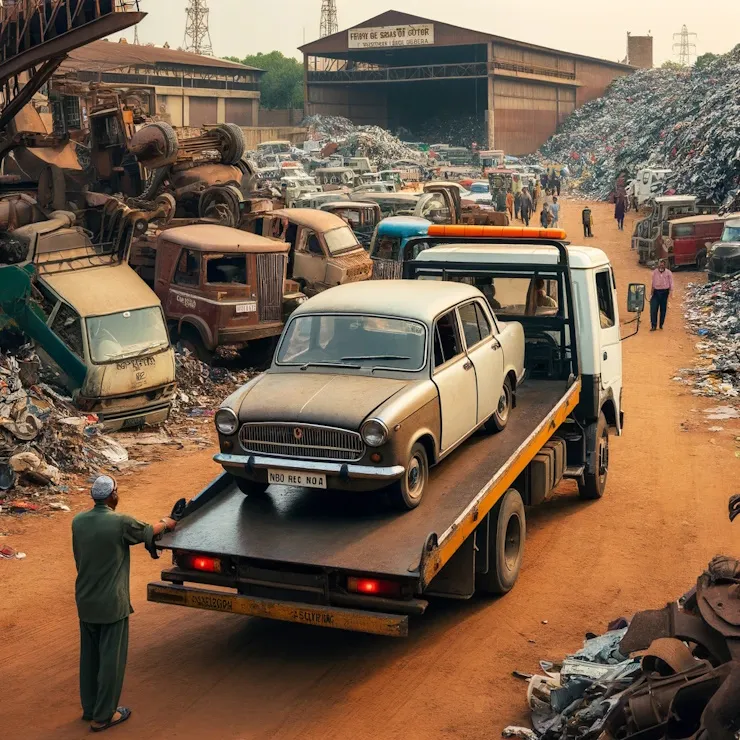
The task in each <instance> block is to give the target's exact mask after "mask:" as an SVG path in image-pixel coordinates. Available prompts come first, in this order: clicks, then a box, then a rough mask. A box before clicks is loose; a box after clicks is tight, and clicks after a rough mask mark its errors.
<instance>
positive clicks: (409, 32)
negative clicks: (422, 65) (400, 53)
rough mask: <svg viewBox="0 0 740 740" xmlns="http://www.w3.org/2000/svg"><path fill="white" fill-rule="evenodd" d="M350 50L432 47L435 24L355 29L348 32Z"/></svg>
mask: <svg viewBox="0 0 740 740" xmlns="http://www.w3.org/2000/svg"><path fill="white" fill-rule="evenodd" d="M348 34H349V48H350V49H372V48H374V47H384V46H430V45H432V44H433V43H434V24H433V23H416V24H412V25H408V26H379V27H378V28H355V29H353V30H351V31H348Z"/></svg>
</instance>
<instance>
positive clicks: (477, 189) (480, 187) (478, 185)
mask: <svg viewBox="0 0 740 740" xmlns="http://www.w3.org/2000/svg"><path fill="white" fill-rule="evenodd" d="M489 190H490V185H488V183H485V182H474V183H473V184H472V185H471V186H470V192H471V193H488V192H489Z"/></svg>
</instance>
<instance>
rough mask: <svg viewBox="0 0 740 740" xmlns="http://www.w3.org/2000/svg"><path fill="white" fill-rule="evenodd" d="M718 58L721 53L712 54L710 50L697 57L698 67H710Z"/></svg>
mask: <svg viewBox="0 0 740 740" xmlns="http://www.w3.org/2000/svg"><path fill="white" fill-rule="evenodd" d="M717 59H719V54H712V52H711V51H709V52H707V53H706V54H702V55H701V56H700V57H697V58H696V68H697V69H704V67H708V66H709V65H710V64H711V63H712V62H714V61H716V60H717Z"/></svg>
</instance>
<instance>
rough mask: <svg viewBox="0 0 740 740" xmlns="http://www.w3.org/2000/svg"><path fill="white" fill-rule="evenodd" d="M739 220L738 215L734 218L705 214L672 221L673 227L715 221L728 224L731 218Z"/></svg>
mask: <svg viewBox="0 0 740 740" xmlns="http://www.w3.org/2000/svg"><path fill="white" fill-rule="evenodd" d="M733 217H734V218H737V214H735V215H734V216H718V215H717V214H716V213H703V214H702V215H700V216H686V217H684V218H674V219H673V220H672V221H671V226H673V225H674V224H701V223H710V222H714V221H722V222H726V221H727V220H728V219H730V218H733Z"/></svg>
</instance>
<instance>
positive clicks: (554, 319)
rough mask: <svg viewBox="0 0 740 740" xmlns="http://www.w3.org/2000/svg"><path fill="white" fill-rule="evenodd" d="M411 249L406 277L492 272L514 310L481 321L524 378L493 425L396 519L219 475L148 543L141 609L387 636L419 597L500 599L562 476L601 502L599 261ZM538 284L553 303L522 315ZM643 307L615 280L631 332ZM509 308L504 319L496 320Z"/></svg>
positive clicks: (432, 237)
mask: <svg viewBox="0 0 740 740" xmlns="http://www.w3.org/2000/svg"><path fill="white" fill-rule="evenodd" d="M420 238H423V239H425V240H426V242H427V245H428V246H434V245H441V246H437V248H436V249H427V250H425V251H423V252H422V253H421V255H420V257H419V258H418V259H417V260H416V261H415V262H412V263H409V264H408V265H407V268H406V269H407V273H406V277H407V278H412V279H413V278H416V279H418V278H427V279H430V278H432V279H458V280H460V279H465V280H469V281H476V284H481V283H480V282H479V281H480V280H481V279H483V278H485V279H486V280H488V282H489V284H490V282H491V279H492V276H493V279H495V282H496V288H497V293H496V294H497V296H502V297H503V294H505V293H507V292H508V294H509V295H510V300H512V301H513V303H511V304H510V305H508V306H504V307H502V308H501V310H499V311H497V312H496V313H497V316H498V317H499V318H500V320H504V321H505V320H519V321H521V323H522V325H523V326H524V330H525V336H526V338H527V354H526V359H525V364H526V365H527V367H528V368H529V369H528V373H529V375H528V378H527V379H526V380H525V381H524V382H523V383H522V384H520V386H519V387H518V388H517V390H516V408H515V410H514V412H513V413H512V415H511V418H510V420H509V424H508V426H507V428H506V429H505V430H504V432H502V433H501V434H498V435H493V436H487V435H475V436H474V437H472V438H471V439H470V440H469V441H468V442H467V443H465V444H464V445H463V446H462V447H461V448H460V449H459V450H458V451H457V452H456V453H454V454H453V455H451V456H450V457H449V458H447V459H446V460H445V461H443V462H442V463H441V464H440V465H438V466H437V467H434V468H432V470H431V472H430V480H429V483H428V484H427V489H426V492H425V499H424V502H423V504H422V505H421V506H419V507H418V508H417V509H415V510H413V511H410V512H408V513H404V514H401V515H399V514H398V513H397V512H394V511H391V510H389V508H388V507H387V506H386V505H384V500H383V496H382V494H381V495H380V496H377V495H373V496H367V495H359V494H353V495H352V496H348V495H347V494H346V493H344V494H341V493H338V492H331V491H328V492H327V491H315V490H312V491H307V490H303V489H299V488H292V487H276V486H273V487H272V488H271V489H270V491H269V494H268V495H267V496H264V497H252V496H245V494H243V493H242V492H241V491H240V490H239V488H238V487H237V485H236V483H235V482H234V480H233V478H232V477H231V476H230V475H229V474H227V473H224V474H222V475H221V476H220V477H218V478H217V479H216V480H215V481H214V482H213V483H211V484H210V485H209V486H208V487H206V488H205V489H204V490H203V491H201V492H200V493H199V494H198V495H197V496H195V497H194V498H193V499H192V500H191V501H190V502H189V503H188V504H187V507H186V509H185V512H184V514H185V516H184V517H183V519H182V521H181V522H180V523H179V525H178V528H177V530H176V531H175V532H174V533H171V534H168V535H166V536H165V537H164V538H162V539H161V540H159V541H158V542H157V544H156V547H157V548H158V551H159V550H170V551H172V554H173V565H172V567H170V568H167V569H165V570H164V571H163V572H162V575H161V578H162V580H161V581H159V582H154V583H150V584H149V586H148V599H149V601H154V602H159V603H164V604H172V605H179V606H189V607H194V608H199V609H207V610H213V611H221V612H229V613H235V614H241V615H249V616H259V617H265V618H270V619H277V620H283V621H289V622H298V623H304V624H310V625H318V626H323V627H330V628H337V629H345V630H354V631H359V632H367V633H374V634H380V635H388V636H396V637H402V636H406V635H407V634H408V628H409V618H410V617H412V616H416V615H421V614H423V613H424V611H425V610H426V609H427V607H428V605H429V600H428V599H429V597H431V596H439V597H446V598H456V599H467V598H470V597H472V596H473V594H474V593H475V592H476V591H478V592H483V593H502V592H504V591H506V590H508V589H509V588H511V586H512V585H513V581H514V580H515V578H516V575H517V574H518V570H519V567H520V565H521V559H522V554H523V548H524V540H525V536H526V524H525V511H524V506H523V505H522V504H524V505H526V506H534V505H537V504H539V503H541V502H542V501H544V500H546V499H547V498H549V497H550V495H551V494H552V492H553V490H554V488H555V487H556V486H557V485H559V484H560V482H561V481H562V480H563V479H573V480H575V481H577V482H578V486H579V491H580V494H581V496H582V498H585V499H596V498H600V497H601V496H602V495H603V493H604V489H605V486H606V480H607V474H608V461H609V431H610V430H612V431H614V432H616V433H617V434H619V433H620V432H621V428H622V424H623V413H622V409H621V375H622V369H621V346H620V342H621V338H620V334H619V331H620V325H619V316H618V310H617V305H616V288H615V285H616V283H615V281H614V276H613V272H612V268H611V266H610V264H609V262H608V259H607V258H606V255H604V253H603V252H601V251H600V250H596V249H589V248H583V247H575V248H574V247H570V246H567V243H566V242H565V241H564V240H565V232H562V231H560V230H539V229H531V230H522V229H507V228H500V227H466V226H438V227H432V228H431V229H430V234H429V236H428V237H420ZM430 242H431V244H430ZM541 280H543V281H544V284H543V283H540V281H541ZM543 285H544V288H543V289H544V290H546V291H548V294H549V295H550V296H555V299H554V301H555V303H556V304H557V307H556V308H555V309H534V310H531V311H530V310H529V309H528V308H527V306H528V305H529V304H530V303H531V301H530V298H533V297H535V296H536V294H535V292H534V288H535V287H541V286H543ZM574 286H577V289H575V290H574ZM519 290H522V291H523V294H526V298H525V297H524V296H522V305H518V304H517V303H516V301H517V295H518V294H517V291H519ZM483 292H484V294H485V292H486V291H485V290H484V291H483ZM547 303H548V305H551V303H550V302H547ZM643 304H644V286H641V285H635V284H633V285H630V286H629V294H628V308H629V309H630V310H632V311H634V312H636V313H637V319H635V321H636V322H637V326H638V329H639V315H640V313H639V312H640V311H641V310H642V308H643ZM531 305H532V306H534V305H535V304H533V303H532V304H531ZM516 310H521V312H522V315H521V316H519V317H517V318H516V319H514V317H513V316H511V318H510V317H509V316H507V315H506V314H507V312H513V311H516ZM634 333H636V332H634ZM609 355H611V361H610V360H609ZM507 573H508V578H507V577H504V578H503V579H502V577H501V575H502V574H503V575H504V576H507ZM507 580H508V584H509V585H507V586H505V587H502V583H503V582H506V581H507Z"/></svg>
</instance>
